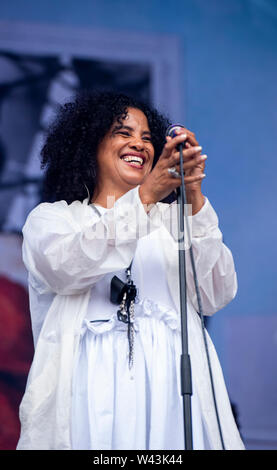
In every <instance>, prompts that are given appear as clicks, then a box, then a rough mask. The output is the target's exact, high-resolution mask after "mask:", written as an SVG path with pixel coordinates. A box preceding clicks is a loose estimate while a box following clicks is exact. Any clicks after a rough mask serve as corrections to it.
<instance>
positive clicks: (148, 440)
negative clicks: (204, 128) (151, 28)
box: [18, 93, 243, 450]
mask: <svg viewBox="0 0 277 470" xmlns="http://www.w3.org/2000/svg"><path fill="white" fill-rule="evenodd" d="M167 126H168V121H167V120H166V119H165V118H164V117H163V116H162V115H160V114H159V113H158V112H157V111H156V110H154V109H151V108H150V107H149V106H147V105H145V104H143V103H140V102H138V101H136V100H134V99H133V98H129V97H127V96H125V95H122V94H113V93H101V94H93V93H92V94H82V95H80V96H78V97H77V98H76V99H75V100H74V101H73V102H72V103H68V104H66V105H64V106H63V107H62V109H61V111H60V113H59V114H58V116H57V119H56V121H55V122H54V123H53V125H52V126H51V128H50V129H49V132H48V135H47V137H46V141H45V145H44V147H43V150H42V165H43V167H44V168H46V178H45V194H46V196H47V199H46V200H47V202H43V203H41V204H39V205H38V206H37V207H36V208H35V209H33V211H32V212H31V213H30V214H29V216H28V218H27V221H26V224H25V226H24V228H23V235H24V243H23V259H24V263H25V265H26V267H27V269H28V271H29V293H30V308H31V318H32V328H33V336H34V343H35V355H34V360H33V364H32V367H31V370H30V373H29V377H28V382H27V387H26V391H25V395H24V397H23V400H22V403H21V407H20V419H21V436H20V439H19V443H18V449H65V450H66V449H101V450H111V449H113V450H115V449H124V450H126V449H142V450H144V449H160V450H162V449H179V450H181V449H184V429H183V428H184V424H183V409H182V406H183V404H182V396H181V393H180V355H181V333H180V328H181V327H180V299H179V268H178V243H177V240H176V233H175V234H174V233H173V232H174V230H173V231H172V226H173V225H174V224H172V220H174V218H175V219H176V217H175V215H176V212H177V204H176V201H174V199H176V198H174V195H175V193H176V189H177V188H178V187H179V186H180V185H181V178H180V175H179V170H180V168H179V165H178V162H179V153H178V152H177V150H176V146H178V144H180V143H183V144H184V147H183V160H184V164H183V165H184V172H185V184H186V196H187V202H188V203H189V204H190V205H191V210H192V212H191V216H190V223H191V235H192V247H193V252H194V257H195V265H196V271H197V275H198V283H199V287H200V293H201V298H202V305H203V311H204V314H205V315H212V314H213V313H215V312H216V311H218V310H219V309H221V308H223V307H224V306H225V305H226V304H227V303H228V302H230V301H231V300H232V299H233V297H234V296H235V294H236V289H237V281H236V273H235V269H234V263H233V258H232V254H231V252H230V251H229V249H228V248H227V247H226V246H225V245H224V244H223V242H222V234H221V232H220V230H219V228H218V219H217V216H216V213H215V211H214V210H213V208H212V206H211V204H210V202H209V200H208V199H207V197H205V196H204V195H203V193H202V190H201V183H202V181H203V178H204V174H203V170H204V166H205V160H206V158H207V157H206V156H205V155H203V154H202V151H201V150H202V149H201V147H200V146H199V145H198V142H197V140H196V138H195V136H194V134H193V133H192V132H190V131H189V130H187V129H184V128H180V132H179V133H178V134H177V135H176V136H175V137H173V138H171V137H167V138H165V135H166V129H167ZM161 201H162V202H161ZM168 221H170V223H168ZM187 293H188V296H187V303H188V335H189V353H190V357H191V365H192V386H193V394H192V399H191V406H192V431H193V448H194V449H221V440H220V435H219V431H218V425H217V419H216V413H215V407H214V402H213V396H212V390H211V383H210V378H209V371H208V366H207V358H206V355H205V347H204V342H203V337H202V330H201V320H200V318H199V315H198V313H197V308H198V306H197V300H196V295H195V291H194V282H193V275H192V268H191V265H190V264H189V263H188V265H187ZM208 347H209V354H210V359H211V366H212V371H213V378H214V387H215V395H216V400H217V406H218V413H219V417H220V422H221V427H222V435H223V439H224V445H225V448H226V449H243V443H242V441H241V438H240V435H239V432H238V430H237V427H236V424H235V421H234V418H233V415H232V411H231V407H230V403H229V399H228V395H227V392H226V388H225V384H224V380H223V376H222V371H221V367H220V364H219V361H218V358H217V355H216V352H215V350H214V347H213V344H212V342H211V340H210V338H209V337H208Z"/></svg>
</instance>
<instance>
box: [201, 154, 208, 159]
mask: <svg viewBox="0 0 277 470" xmlns="http://www.w3.org/2000/svg"><path fill="white" fill-rule="evenodd" d="M207 158H208V155H200V160H206V159H207Z"/></svg>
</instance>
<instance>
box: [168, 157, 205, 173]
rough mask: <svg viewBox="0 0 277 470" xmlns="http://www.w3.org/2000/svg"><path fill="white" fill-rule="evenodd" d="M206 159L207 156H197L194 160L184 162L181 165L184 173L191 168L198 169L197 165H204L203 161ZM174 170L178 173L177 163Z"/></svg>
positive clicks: (178, 165)
mask: <svg viewBox="0 0 277 470" xmlns="http://www.w3.org/2000/svg"><path fill="white" fill-rule="evenodd" d="M207 158H208V157H207V155H197V156H196V157H195V158H193V159H191V160H190V161H188V162H184V164H183V169H184V171H186V170H190V169H191V168H194V167H196V166H198V167H199V164H201V163H204V162H205V160H207ZM204 166H205V164H204ZM204 166H203V168H204ZM174 168H176V170H177V171H180V164H179V163H178V164H175V165H174ZM199 168H201V167H199Z"/></svg>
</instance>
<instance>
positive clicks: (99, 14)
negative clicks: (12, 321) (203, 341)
mask: <svg viewBox="0 0 277 470" xmlns="http://www.w3.org/2000/svg"><path fill="white" fill-rule="evenodd" d="M50 3H51V4H50ZM1 20H2V21H1ZM0 51H2V56H1V57H2V63H3V61H5V64H6V66H5V67H1V69H0V75H1V80H2V82H3V83H5V84H6V85H7V86H9V83H8V82H10V81H11V82H14V80H15V78H16V77H15V70H17V78H18V79H19V80H20V79H21V78H22V76H23V75H24V73H25V74H26V72H27V73H29V67H31V64H30V56H34V61H32V64H33V65H32V66H33V67H34V64H35V62H36V60H37V58H38V59H39V58H42V62H41V63H40V64H38V63H37V64H36V67H37V69H36V71H37V72H38V73H41V71H42V68H43V62H44V63H45V62H46V61H47V60H49V65H50V63H51V64H52V65H51V67H52V66H53V67H56V66H57V64H58V66H59V67H60V66H62V68H63V69H64V71H65V69H66V70H67V71H69V69H70V70H72V58H73V60H81V61H82V63H84V62H85V61H89V62H94V63H95V62H98V63H100V64H103V62H104V63H108V64H109V65H108V67H110V64H111V63H112V64H119V65H120V64H127V69H128V65H129V64H130V66H131V65H132V66H133V65H134V64H135V65H136V64H138V65H139V67H140V70H142V68H143V70H144V71H146V74H147V73H148V72H147V70H150V82H149V83H150V94H149V95H148V96H150V99H151V98H152V100H153V102H154V104H156V105H157V106H158V107H159V108H160V109H161V110H162V111H164V110H165V111H166V112H167V113H168V114H169V115H170V116H171V117H172V119H173V120H174V121H177V122H183V123H184V124H185V125H186V126H187V127H188V128H189V129H191V130H193V131H194V132H195V133H196V136H197V137H198V139H199V142H200V143H201V145H202V146H203V149H204V151H205V153H207V155H208V161H207V166H206V173H207V178H206V179H205V181H204V183H203V190H204V192H205V194H206V195H207V196H208V197H209V199H210V201H211V203H212V204H213V206H214V207H215V209H216V211H217V214H218V215H219V220H220V227H221V229H222V231H223V234H224V240H225V242H226V244H227V245H228V246H229V247H230V248H231V250H232V253H233V255H234V258H235V264H236V269H237V274H238V281H239V290H238V294H237V297H236V299H235V300H234V301H233V302H231V304H230V305H229V306H228V307H226V308H224V309H223V310H221V311H220V312H218V313H217V314H216V315H215V316H214V317H213V318H212V319H211V320H210V322H209V324H208V328H209V332H210V334H211V336H212V338H213V341H214V343H215V346H216V349H217V351H218V354H219V357H220V360H221V364H222V367H223V371H224V375H225V378H226V382H227V385H228V389H229V393H230V396H231V399H232V401H233V402H234V403H235V405H236V408H237V412H238V418H239V422H240V429H241V432H242V436H243V438H244V441H245V443H246V446H247V448H249V449H252V448H253V449H277V438H276V436H277V393H276V391H277V373H276V365H275V362H276V361H275V358H276V352H277V341H276V337H277V334H276V331H277V326H276V313H277V312H276V300H275V298H276V296H275V291H276V279H277V272H276V262H275V260H276V259H277V244H276V233H277V218H276V215H275V214H276V195H275V187H276V173H277V159H276V154H277V139H276V128H277V113H276V109H277V108H276V102H277V87H276V83H277V61H276V54H277V4H276V0H236V1H234V0H209V1H207V0H186V1H184V0H173V1H171V2H163V1H161V0H150V1H149V0H140V1H139V2H130V1H126V0H116V1H115V0H94V1H93V2H92V1H86V0H83V1H81V2H78V4H77V2H76V1H70V0H59V2H49V1H46V0H40V1H39V2H37V1H35V0H29V1H28V2H22V1H21V0H14V1H13V2H8V1H2V2H1V6H0ZM14 57H19V58H21V59H22V66H21V65H19V62H17V63H16V61H15V62H14V60H13V58H14ZM24 57H26V58H29V65H27V64H26V62H25V63H24V60H25V59H24ZM21 59H20V61H21ZM2 63H1V64H2ZM7 67H8V68H7ZM130 70H131V69H130ZM132 70H134V69H132ZM51 73H52V72H51ZM127 73H128V72H127ZM37 78H38V77H37V76H36V77H35V80H36V83H37V86H38V81H37ZM44 79H46V77H44ZM79 79H80V75H79ZM46 80H47V79H46ZM48 80H50V77H49V76H48ZM68 80H69V83H70V85H69V88H70V87H71V86H75V85H74V84H75V83H76V76H75V78H74V77H72V79H68ZM68 80H66V82H67V83H68ZM50 81H51V80H50ZM135 83H136V82H135ZM7 86H5V87H4V88H3V90H2V91H3V94H1V95H0V96H1V97H2V96H3V97H7ZM12 89H13V90H15V89H14V88H10V91H11V90H12ZM48 92H50V88H49V87H48V88H47V90H46V84H45V83H44V84H43V83H42V82H40V91H39V95H40V96H43V94H44V97H46V96H47V94H48ZM43 99H45V100H46V98H43ZM4 101H5V98H4ZM4 101H3V103H4ZM35 101H36V100H35ZM43 102H44V103H45V101H43ZM18 106H19V104H18ZM22 106H23V110H26V107H24V104H23V105H22ZM36 106H37V108H36V109H37V111H35V109H34V108H33V109H32V111H31V109H30V112H29V109H28V111H27V112H26V111H24V113H25V114H24V122H23V123H22V116H21V112H20V111H19V110H20V109H22V108H21V107H20V106H19V108H18V111H19V112H18V113H15V114H14V121H13V127H11V126H10V129H11V130H10V136H9V139H8V141H9V143H11V141H12V143H13V145H14V146H15V147H16V141H17V139H19V140H20V139H21V142H22V147H24V148H25V153H24V157H23V156H22V153H21V152H20V153H18V154H17V153H16V154H14V158H13V159H12V160H11V162H10V163H9V160H6V161H5V163H4V155H5V154H6V153H5V154H4V150H5V149H4V143H3V138H1V151H0V154H1V162H2V163H1V165H0V167H1V171H2V175H3V176H4V175H5V180H4V181H6V182H8V183H11V181H10V178H11V177H12V183H16V184H15V185H14V186H13V187H12V190H11V187H10V197H11V199H9V198H8V197H7V193H5V192H1V194H2V195H3V196H2V197H3V201H4V202H3V203H2V205H3V206H4V208H3V209H2V213H1V214H2V215H1V222H2V230H4V227H6V230H9V235H11V234H12V232H11V231H13V230H19V227H20V226H21V224H22V219H23V218H24V216H25V214H26V212H27V211H28V210H29V208H30V206H32V205H33V204H34V203H35V201H36V200H37V198H38V186H36V184H33V182H34V181H29V183H30V184H27V183H28V181H26V180H27V179H29V180H30V179H35V178H37V177H40V174H38V173H37V169H38V166H39V165H38V160H37V159H31V160H29V159H30V155H31V154H33V153H32V152H33V149H34V148H36V143H35V142H34V141H33V139H32V138H30V133H31V135H33V133H34V131H30V130H29V129H28V126H30V127H31V128H32V129H34V128H36V129H37V131H36V134H38V135H39V129H40V126H41V125H42V121H41V120H42V118H43V115H42V113H41V112H42V110H43V106H42V103H41V104H40V105H36ZM3 109H5V113H6V112H7V113H9V110H8V109H7V107H6V108H2V113H1V115H0V129H1V136H2V131H4V128H3V125H2V124H3V122H4V121H5V122H6V123H7V118H6V116H4V115H3V112H4V111H3ZM32 113H33V114H32ZM36 113H37V114H36ZM29 119H31V121H30V120H29ZM21 129H22V131H23V129H24V132H21ZM5 132H6V131H5ZM22 134H24V135H22ZM28 141H29V143H28ZM9 148H10V149H11V147H9ZM5 152H7V149H6V150H5ZM34 154H36V152H35V151H34ZM22 158H23V159H24V158H25V161H26V162H27V161H28V162H30V164H29V163H28V165H27V163H26V166H24V168H23V170H22V167H21V170H20V172H19V174H18V175H16V173H17V169H18V165H19V166H20V164H21V163H20V162H22ZM12 161H13V165H15V168H12V166H10V165H11V163H12ZM31 162H32V163H31ZM8 176H9V179H8ZM18 176H19V178H18ZM23 177H24V179H25V181H24V183H26V184H25V185H24V194H23V195H22V191H21V190H20V191H19V186H17V183H18V184H20V185H21V184H23V182H22V179H23ZM20 188H21V189H22V188H23V186H22V185H21V186H20ZM5 191H7V189H5ZM15 201H17V202H15ZM7 206H8V207H9V208H10V210H9V211H7ZM20 207H21V208H22V209H20ZM17 208H18V209H17ZM15 214H16V215H15ZM1 257H2V252H1V256H0V259H1ZM5 396H8V395H7V394H6V395H5Z"/></svg>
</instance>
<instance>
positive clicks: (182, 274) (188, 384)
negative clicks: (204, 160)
mask: <svg viewBox="0 0 277 470" xmlns="http://www.w3.org/2000/svg"><path fill="white" fill-rule="evenodd" d="M179 153H180V174H181V179H182V184H181V186H180V187H179V188H177V202H178V208H179V210H178V243H179V246H178V250H179V289H180V308H181V340H182V354H181V395H182V397H183V414H184V434H185V435H184V437H185V450H192V449H193V441H192V415H191V396H192V379H191V363H190V356H189V353H188V329H187V285H186V254H185V230H184V220H185V217H187V212H186V204H187V200H186V191H185V182H184V171H183V144H181V145H180V146H179Z"/></svg>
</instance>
